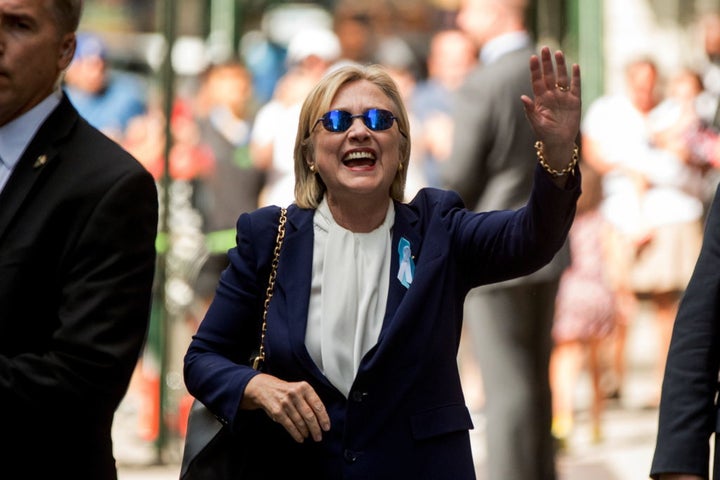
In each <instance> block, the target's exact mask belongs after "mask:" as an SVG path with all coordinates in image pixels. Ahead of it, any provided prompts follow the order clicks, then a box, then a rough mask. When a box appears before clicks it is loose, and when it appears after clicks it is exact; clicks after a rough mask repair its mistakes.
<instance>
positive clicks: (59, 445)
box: [0, 0, 158, 480]
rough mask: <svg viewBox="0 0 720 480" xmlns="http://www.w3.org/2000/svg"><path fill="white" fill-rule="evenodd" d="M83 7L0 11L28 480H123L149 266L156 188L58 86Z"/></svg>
mask: <svg viewBox="0 0 720 480" xmlns="http://www.w3.org/2000/svg"><path fill="white" fill-rule="evenodd" d="M81 7H82V2H81V1H80V0H23V1H18V0H0V45H1V46H2V47H1V48H0V159H1V160H0V205H1V206H2V207H1V208H0V432H2V438H3V439H4V440H5V441H4V446H3V448H2V451H1V452H0V460H2V462H1V463H2V468H3V471H11V472H20V473H17V475H19V476H22V477H23V478H73V479H92V480H106V479H111V480H114V479H116V478H117V472H116V466H115V460H114V458H113V451H112V441H111V427H112V422H113V414H114V411H115V409H116V408H117V406H118V404H119V403H120V401H121V399H122V397H123V396H124V394H125V392H126V390H127V387H128V383H129V381H130V377H131V374H132V372H133V369H134V367H135V365H136V362H137V360H138V355H139V353H140V350H141V347H142V345H143V341H144V338H145V334H146V329H147V324H148V316H149V308H150V297H151V287H152V281H153V273H154V268H155V248H154V241H155V236H156V233H157V215H158V213H157V208H158V205H157V191H156V188H155V183H154V181H153V179H152V177H151V176H150V174H149V173H148V172H147V171H146V170H145V169H144V168H143V167H142V166H141V165H140V164H139V163H138V162H137V161H136V160H135V159H133V158H132V157H131V156H130V155H129V154H127V153H126V152H125V151H123V150H122V149H121V148H120V147H118V146H117V145H116V144H115V143H113V142H112V141H110V140H109V139H108V138H107V137H105V136H104V135H103V134H101V133H100V132H98V131H97V130H96V129H94V128H93V127H91V126H90V125H89V124H88V123H87V122H86V121H85V120H84V119H82V118H81V117H79V116H78V113H77V111H76V110H75V108H74V107H73V106H72V104H71V103H70V102H69V101H68V100H67V98H66V97H65V95H64V94H63V93H62V91H61V90H60V87H59V80H60V77H61V74H62V72H63V71H64V70H65V68H66V67H67V66H68V64H69V63H70V61H71V59H72V58H73V52H74V50H75V30H76V29H77V26H78V23H79V19H80V13H81ZM3 476H4V475H3Z"/></svg>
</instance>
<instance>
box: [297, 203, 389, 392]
mask: <svg viewBox="0 0 720 480" xmlns="http://www.w3.org/2000/svg"><path fill="white" fill-rule="evenodd" d="M394 221H395V207H394V205H393V202H392V200H388V210H387V214H386V215H385V221H384V222H383V224H382V225H380V226H379V227H378V228H377V229H375V230H373V231H372V232H369V233H353V232H351V231H349V230H346V229H344V228H343V227H341V226H339V225H338V224H337V223H335V220H334V219H333V217H332V214H331V213H330V208H329V207H328V204H327V200H326V199H323V201H322V202H321V204H320V205H319V206H318V208H317V210H316V211H315V215H314V220H313V224H314V234H315V237H314V246H313V263H312V286H311V291H310V305H309V311H308V322H307V330H306V332H305V345H306V347H307V349H308V352H309V353H310V357H311V358H312V359H313V361H315V363H316V364H317V365H318V367H319V368H320V370H321V371H322V372H323V373H324V374H325V376H326V377H327V378H328V380H330V382H331V383H332V384H333V385H335V386H336V387H337V388H338V390H340V391H341V392H342V393H343V394H344V395H345V396H346V397H347V396H348V393H349V392H350V387H351V386H352V383H353V380H354V379H355V374H356V373H357V370H358V366H359V365H360V360H361V359H362V357H363V355H365V354H366V353H367V352H368V350H370V349H371V348H372V347H373V346H374V345H375V344H376V343H377V340H378V336H379V335H380V329H381V327H382V322H383V317H384V316H385V307H386V304H387V296H388V287H389V274H390V260H391V253H390V248H391V240H392V225H393V223H394Z"/></svg>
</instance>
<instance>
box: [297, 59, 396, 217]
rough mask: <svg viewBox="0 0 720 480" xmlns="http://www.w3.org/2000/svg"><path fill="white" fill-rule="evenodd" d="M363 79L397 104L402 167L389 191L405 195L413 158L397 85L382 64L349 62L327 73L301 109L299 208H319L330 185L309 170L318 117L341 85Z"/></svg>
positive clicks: (325, 110) (393, 195) (298, 159)
mask: <svg viewBox="0 0 720 480" xmlns="http://www.w3.org/2000/svg"><path fill="white" fill-rule="evenodd" d="M360 80H366V81H368V82H371V83H372V84H374V85H376V86H377V87H378V88H379V89H380V90H382V91H383V92H384V93H385V95H387V97H388V98H389V99H390V100H391V101H392V103H393V104H394V105H395V108H394V111H393V114H394V115H395V117H396V120H395V121H396V122H397V127H398V130H399V131H400V134H401V135H402V137H401V138H400V151H399V154H400V165H401V167H402V168H398V172H397V174H396V175H395V179H394V180H393V183H392V185H391V186H390V192H388V193H389V195H390V197H392V198H393V199H394V200H397V201H399V202H402V201H403V199H404V195H405V179H406V177H407V171H408V162H409V161H410V128H409V126H410V125H409V121H408V116H407V111H406V110H405V105H404V104H403V101H402V97H401V96H400V92H399V91H398V87H397V85H396V84H395V82H394V81H393V79H392V78H391V77H390V75H389V74H388V73H387V72H386V71H385V69H384V68H383V67H381V66H380V65H346V66H342V67H339V68H337V69H336V70H332V71H331V72H330V73H328V74H326V75H325V76H324V77H323V78H322V79H321V80H320V82H319V83H318V84H317V85H315V87H314V88H313V89H312V91H311V92H310V93H309V94H308V96H307V98H306V99H305V102H304V103H303V105H302V110H301V111H300V120H299V121H298V131H297V137H295V152H294V159H295V203H296V204H297V205H298V206H299V207H300V208H317V206H318V205H320V202H321V201H322V198H323V195H324V194H325V191H326V189H327V187H326V186H325V183H323V181H322V179H321V178H320V175H318V174H316V173H313V172H311V171H310V163H313V157H314V149H313V131H314V127H315V125H316V123H317V120H318V118H320V117H321V116H322V115H323V114H324V113H325V112H327V111H328V110H330V105H331V104H332V101H333V99H334V98H335V95H336V94H337V92H338V90H340V88H342V87H343V86H344V85H347V84H349V83H352V82H357V81H360ZM320 128H322V127H320Z"/></svg>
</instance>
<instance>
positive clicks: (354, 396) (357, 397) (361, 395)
mask: <svg viewBox="0 0 720 480" xmlns="http://www.w3.org/2000/svg"><path fill="white" fill-rule="evenodd" d="M367 396H368V394H367V392H358V391H357V390H354V391H353V392H351V393H350V399H351V400H352V401H353V402H358V403H360V402H362V401H364V400H365V397H367Z"/></svg>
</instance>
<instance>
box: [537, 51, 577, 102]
mask: <svg viewBox="0 0 720 480" xmlns="http://www.w3.org/2000/svg"><path fill="white" fill-rule="evenodd" d="M553 59H554V62H553ZM530 74H531V80H532V84H533V91H534V93H535V95H536V96H539V95H542V94H543V93H544V92H552V91H556V92H558V93H567V92H571V93H573V94H575V95H579V92H580V68H579V67H578V66H577V65H573V66H572V73H571V75H572V77H571V76H570V74H569V72H568V67H567V62H566V60H565V54H563V52H561V51H560V50H558V51H556V52H555V53H554V54H552V53H551V52H550V49H549V48H548V47H543V48H542V49H541V51H540V56H539V57H538V56H533V57H532V58H531V59H530Z"/></svg>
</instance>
